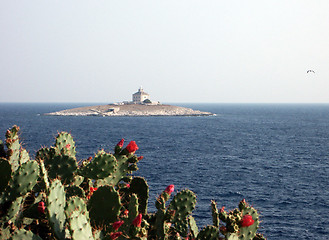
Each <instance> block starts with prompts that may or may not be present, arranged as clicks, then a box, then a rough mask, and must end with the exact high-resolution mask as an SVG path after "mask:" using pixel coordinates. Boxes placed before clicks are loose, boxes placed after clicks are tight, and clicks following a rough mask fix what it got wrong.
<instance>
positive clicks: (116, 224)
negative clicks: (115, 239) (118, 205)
mask: <svg viewBox="0 0 329 240" xmlns="http://www.w3.org/2000/svg"><path fill="white" fill-rule="evenodd" d="M122 224H124V221H117V222H115V223H113V224H112V228H113V230H114V231H116V230H118V229H119V228H120V227H121V225H122Z"/></svg>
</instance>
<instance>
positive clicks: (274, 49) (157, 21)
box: [0, 0, 329, 103]
mask: <svg viewBox="0 0 329 240" xmlns="http://www.w3.org/2000/svg"><path fill="white" fill-rule="evenodd" d="M307 70H314V73H313V72H309V73H306V72H307ZM328 82H329V1H328V0H267V1H264V0H257V1H256V0H248V1H246V0H239V1H238V0H232V1H227V0H225V1H224V0H213V1H211V0H206V1H200V0H198V1H196V0H175V1H173V0H165V1H154V0H148V1H145V0H138V1H136V0H124V1H113V0H103V1H101V0H99V1H91V0H90V1H86V0H63V1H41V0H30V1H16V0H10V1H2V3H1V8H0V88H1V93H0V102H116V101H125V100H131V94H132V93H134V92H136V91H137V90H138V88H139V87H140V86H143V88H144V90H145V91H146V92H147V93H149V94H150V95H151V99H152V100H158V101H160V102H176V103H177V102H194V103H196V102H214V103H270V102H275V103H299V102H300V103H329V93H328V92H329V90H328V88H329V83H328Z"/></svg>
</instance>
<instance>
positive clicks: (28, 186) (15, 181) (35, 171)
mask: <svg viewBox="0 0 329 240" xmlns="http://www.w3.org/2000/svg"><path fill="white" fill-rule="evenodd" d="M38 177H39V165H38V163H37V162H36V161H35V160H31V161H29V162H26V163H23V164H22V165H21V166H19V168H18V169H17V171H16V172H15V173H14V175H13V177H12V178H11V179H10V182H9V188H7V189H6V191H5V192H4V193H3V197H2V198H1V200H2V201H1V203H4V202H8V201H12V200H14V199H16V198H17V197H19V196H23V195H25V194H26V193H28V192H29V191H31V190H32V189H33V187H34V186H35V184H36V183H37V180H38Z"/></svg>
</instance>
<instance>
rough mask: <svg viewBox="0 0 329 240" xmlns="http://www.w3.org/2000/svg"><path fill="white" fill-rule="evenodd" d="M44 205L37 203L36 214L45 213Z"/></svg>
mask: <svg viewBox="0 0 329 240" xmlns="http://www.w3.org/2000/svg"><path fill="white" fill-rule="evenodd" d="M45 209H46V207H45V203H44V202H39V204H38V212H39V213H41V214H44V213H45Z"/></svg>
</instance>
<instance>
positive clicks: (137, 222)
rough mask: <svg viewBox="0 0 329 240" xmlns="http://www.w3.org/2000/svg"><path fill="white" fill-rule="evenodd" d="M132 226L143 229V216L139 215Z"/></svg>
mask: <svg viewBox="0 0 329 240" xmlns="http://www.w3.org/2000/svg"><path fill="white" fill-rule="evenodd" d="M132 224H133V225H134V226H135V227H141V224H142V214H141V213H140V214H138V215H137V217H136V218H135V219H134V221H133V222H132Z"/></svg>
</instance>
